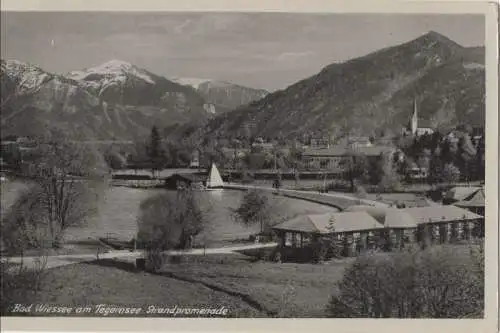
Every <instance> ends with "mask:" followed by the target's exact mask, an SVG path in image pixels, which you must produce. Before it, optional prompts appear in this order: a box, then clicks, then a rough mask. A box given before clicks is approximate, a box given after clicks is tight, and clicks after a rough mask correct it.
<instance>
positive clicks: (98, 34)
mask: <svg viewBox="0 0 500 333" xmlns="http://www.w3.org/2000/svg"><path fill="white" fill-rule="evenodd" d="M1 25H2V28H1V57H2V59H17V60H19V61H24V62H29V63H33V64H36V65H39V66H40V67H42V68H43V69H44V70H46V71H49V72H55V73H66V72H69V71H71V70H77V69H83V68H88V67H92V66H96V65H99V64H101V63H104V62H106V61H109V60H112V59H119V60H123V61H127V62H130V63H133V64H134V65H137V66H139V67H142V68H145V69H147V70H149V71H151V72H153V73H155V74H159V75H162V76H165V77H167V78H178V77H180V78H206V79H213V80H224V81H229V82H233V83H237V84H241V85H245V86H249V87H253V88H262V89H267V90H269V91H274V90H278V89H283V88H285V87H287V86H288V85H290V84H292V83H294V82H296V81H299V80H301V79H304V78H306V77H309V76H311V75H314V74H316V73H317V72H319V71H320V70H321V69H322V68H323V67H325V66H326V65H329V64H331V63H334V62H342V61H346V60H348V59H351V58H355V57H358V56H362V55H365V54H368V53H370V52H372V51H375V50H378V49H381V48H384V47H387V46H392V45H397V44H401V43H404V42H406V41H409V40H411V39H414V38H416V37H418V36H420V35H423V34H425V33H426V32H428V31H430V30H434V31H436V32H438V33H441V34H443V35H445V36H447V37H449V38H451V39H452V40H454V41H455V42H457V43H459V44H461V45H463V46H482V45H484V44H485V41H484V38H485V32H484V30H485V21H484V17H483V16H481V15H464V14H460V15H443V14H439V15H437V14H434V15H428V14H425V15H422V14H421V15H415V14H411V15H410V14H291V13H110V12H108V13H106V12H104V13H103V12H100V13H98V12H87V13H85V12H80V13H75V12H73V13H65V12H52V13H51V12H48V13H47V12H45V13H42V12H38V13H37V12H28V13H19V12H2V14H1Z"/></svg>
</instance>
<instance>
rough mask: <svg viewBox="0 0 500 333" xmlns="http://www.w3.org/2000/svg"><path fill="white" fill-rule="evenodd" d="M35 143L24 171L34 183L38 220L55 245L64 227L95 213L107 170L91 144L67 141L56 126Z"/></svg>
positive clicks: (77, 223) (60, 238)
mask: <svg viewBox="0 0 500 333" xmlns="http://www.w3.org/2000/svg"><path fill="white" fill-rule="evenodd" d="M35 143H36V144H35V148H34V150H33V152H32V155H31V158H30V160H29V165H28V169H27V170H25V173H26V175H27V176H28V177H29V179H30V180H31V181H33V182H34V185H33V187H32V189H31V193H32V195H33V196H34V197H36V204H37V205H38V207H37V209H38V210H40V211H41V214H40V219H44V220H45V224H46V226H47V228H48V230H49V235H50V238H51V240H52V245H53V246H55V247H58V246H60V244H61V242H62V241H63V236H64V232H65V231H66V230H67V228H68V227H71V226H77V225H81V224H82V223H84V222H85V221H86V220H87V219H88V218H89V217H90V216H92V215H93V214H95V213H96V212H97V203H98V202H99V196H100V195H101V194H102V193H103V189H104V187H103V185H104V184H105V175H106V174H107V172H106V171H105V170H106V168H105V163H104V161H103V158H102V155H100V154H99V153H98V152H97V151H96V150H95V149H93V147H91V146H89V145H83V144H81V143H78V142H74V141H71V140H70V139H69V137H68V136H66V135H65V134H64V132H62V131H60V130H58V129H52V128H51V129H49V130H48V131H47V132H46V134H44V135H43V136H41V137H38V138H37V139H36V140H35Z"/></svg>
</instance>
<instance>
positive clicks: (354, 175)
mask: <svg viewBox="0 0 500 333" xmlns="http://www.w3.org/2000/svg"><path fill="white" fill-rule="evenodd" d="M366 164H367V161H366V157H365V156H363V155H361V154H357V153H356V152H354V151H353V150H352V149H349V151H348V152H347V154H346V156H345V157H344V158H343V159H342V161H341V162H340V166H341V167H342V168H343V170H344V175H345V176H346V178H347V179H348V180H349V182H350V183H351V192H354V190H355V187H356V181H357V180H358V179H359V178H361V177H362V176H363V175H364V173H365V170H366V169H367V168H366Z"/></svg>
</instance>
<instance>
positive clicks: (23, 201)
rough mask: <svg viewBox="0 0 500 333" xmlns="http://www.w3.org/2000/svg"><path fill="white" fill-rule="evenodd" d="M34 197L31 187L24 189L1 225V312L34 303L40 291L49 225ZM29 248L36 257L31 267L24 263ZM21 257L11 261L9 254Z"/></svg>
mask: <svg viewBox="0 0 500 333" xmlns="http://www.w3.org/2000/svg"><path fill="white" fill-rule="evenodd" d="M40 208H41V207H40V206H39V205H38V202H37V198H36V197H34V196H33V194H32V189H31V188H27V189H25V190H24V191H22V192H21V193H20V195H19V197H18V199H17V200H16V201H15V202H14V203H13V205H12V206H10V207H9V208H8V209H7V211H6V212H5V213H2V219H1V224H0V226H1V227H0V244H1V247H2V252H3V253H2V256H4V255H5V257H3V258H2V261H1V262H0V278H1V283H0V285H1V286H0V288H1V289H0V292H1V293H0V315H2V316H4V315H7V314H9V312H10V311H11V310H12V306H13V305H15V304H26V303H31V302H32V300H33V299H32V296H35V297H36V293H37V292H38V291H39V289H40V287H41V285H42V281H43V276H44V273H45V268H46V263H47V251H46V249H45V248H44V245H45V244H44V243H45V242H44V241H45V239H46V228H44V224H43V222H44V221H43V211H42V210H41V209H40ZM27 251H30V257H35V259H34V260H33V264H32V265H31V267H26V266H25V265H24V260H23V258H24V256H25V254H26V253H27ZM11 255H16V256H20V257H21V263H20V265H18V266H17V267H16V264H14V263H11V262H10V260H9V256H11Z"/></svg>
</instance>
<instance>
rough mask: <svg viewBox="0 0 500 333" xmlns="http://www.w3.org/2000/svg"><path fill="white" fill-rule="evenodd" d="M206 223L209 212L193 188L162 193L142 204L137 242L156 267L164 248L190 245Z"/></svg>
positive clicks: (155, 267)
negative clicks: (174, 192) (203, 207)
mask: <svg viewBox="0 0 500 333" xmlns="http://www.w3.org/2000/svg"><path fill="white" fill-rule="evenodd" d="M205 226H206V212H205V211H204V210H203V209H202V206H201V204H200V202H199V201H198V200H197V198H196V197H195V196H194V193H193V192H192V191H191V190H182V191H178V192H177V193H176V194H172V193H161V194H158V195H155V196H152V197H150V198H148V199H146V200H144V201H143V202H142V203H141V205H140V214H139V218H138V234H137V241H138V243H139V244H140V246H141V247H143V248H144V250H145V252H146V255H147V257H148V259H149V261H150V264H151V265H152V269H153V270H157V269H159V268H160V267H161V265H162V262H163V260H162V252H163V251H166V250H170V249H186V248H189V247H191V246H192V245H193V239H194V237H196V236H197V235H199V234H200V233H201V232H202V231H203V229H204V227H205Z"/></svg>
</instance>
